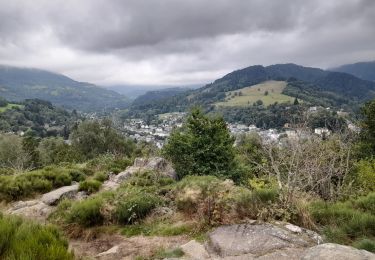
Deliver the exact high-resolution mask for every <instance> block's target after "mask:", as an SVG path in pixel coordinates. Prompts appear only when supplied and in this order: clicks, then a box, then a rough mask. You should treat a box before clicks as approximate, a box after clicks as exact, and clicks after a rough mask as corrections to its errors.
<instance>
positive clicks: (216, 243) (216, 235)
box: [207, 224, 316, 257]
mask: <svg viewBox="0 0 375 260" xmlns="http://www.w3.org/2000/svg"><path fill="white" fill-rule="evenodd" d="M312 245H316V242H315V241H313V240H312V239H310V238H309V237H304V236H298V235H296V234H294V233H293V232H291V231H289V230H286V229H283V228H281V227H278V226H275V225H272V224H254V225H249V224H240V225H229V226H221V227H219V228H217V229H216V230H214V231H213V232H211V233H210V234H209V241H208V244H207V249H208V251H209V252H210V253H211V252H212V253H213V254H216V255H218V256H220V257H228V256H240V255H246V254H247V255H249V257H250V256H251V257H259V256H263V255H266V254H268V253H271V252H276V251H280V252H279V254H281V253H282V252H281V251H282V250H284V251H287V250H290V249H304V248H307V247H309V246H312Z"/></svg>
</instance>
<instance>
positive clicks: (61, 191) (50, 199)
mask: <svg viewBox="0 0 375 260" xmlns="http://www.w3.org/2000/svg"><path fill="white" fill-rule="evenodd" d="M78 188H79V185H78V184H73V185H71V186H64V187H61V188H58V189H56V190H53V191H51V192H48V193H45V194H43V196H42V198H41V201H42V202H44V203H45V204H47V205H56V204H57V203H58V202H59V201H60V200H61V199H63V198H74V197H75V196H76V195H77V193H78Z"/></svg>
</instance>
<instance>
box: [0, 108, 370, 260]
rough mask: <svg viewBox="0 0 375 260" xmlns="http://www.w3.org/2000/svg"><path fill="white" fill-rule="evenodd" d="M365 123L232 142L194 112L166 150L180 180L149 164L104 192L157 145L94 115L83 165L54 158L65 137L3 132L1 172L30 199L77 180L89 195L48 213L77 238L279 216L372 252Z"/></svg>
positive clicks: (3, 183)
mask: <svg viewBox="0 0 375 260" xmlns="http://www.w3.org/2000/svg"><path fill="white" fill-rule="evenodd" d="M374 102H375V101H374ZM374 107H375V106H374ZM371 111H372V110H371ZM372 112H374V113H375V110H374V111H372ZM364 116H365V117H366V114H365V115H364ZM314 122H315V121H314ZM365 122H366V125H365V128H364V130H363V132H362V134H360V135H359V136H358V135H356V134H355V133H347V132H341V133H338V132H336V133H333V134H332V135H331V136H329V138H325V139H324V138H323V139H322V138H319V137H316V136H307V137H305V138H300V139H295V140H294V139H293V140H290V139H286V138H285V139H283V138H281V139H280V140H278V142H263V141H262V139H261V138H260V137H259V136H257V135H247V136H242V137H240V138H238V140H237V142H236V145H235V146H234V143H235V140H234V138H233V137H232V136H231V135H230V133H229V130H228V129H227V126H226V122H225V121H224V120H223V118H221V117H217V116H216V117H211V116H207V115H205V114H204V113H203V112H202V111H201V110H199V109H195V110H193V111H192V112H191V114H190V115H189V116H188V118H187V120H186V122H185V123H184V125H183V126H182V128H180V129H175V130H174V131H173V133H172V134H171V136H170V138H169V140H168V142H167V144H166V145H165V146H164V148H163V150H162V151H159V152H160V153H161V154H162V155H163V156H165V157H166V158H168V159H169V160H170V161H171V162H172V163H173V165H174V167H175V169H176V171H177V174H178V180H173V179H172V178H170V177H167V176H163V175H162V174H161V173H159V172H154V171H144V172H138V173H135V174H133V175H132V176H131V177H130V178H128V179H127V180H126V181H124V182H123V183H122V184H121V185H120V186H119V187H118V188H117V189H114V190H110V191H103V190H101V189H100V187H101V185H102V183H103V182H104V181H105V180H107V179H108V178H109V176H112V174H117V173H119V172H121V171H123V170H124V169H125V168H126V167H127V166H129V165H131V164H132V163H133V161H134V158H135V157H136V156H144V155H152V154H153V152H154V151H155V150H154V149H152V148H150V147H147V146H146V145H145V144H135V143H133V142H132V141H129V140H128V139H126V138H124V137H122V136H121V134H119V133H118V132H116V131H115V130H114V129H113V127H112V125H111V124H110V122H106V121H103V122H86V123H82V124H81V125H80V126H78V128H77V129H76V130H74V132H73V134H72V141H73V142H72V144H71V145H67V146H66V147H68V148H69V149H72V151H75V153H73V154H71V156H72V157H74V158H78V160H79V161H78V162H72V161H71V160H70V158H71V157H70V156H61V157H58V158H59V159H58V161H54V160H52V159H51V158H54V155H55V154H58V153H55V152H56V151H58V150H59V148H53V147H65V146H64V145H63V144H62V142H61V140H57V139H55V140H54V141H51V140H48V142H50V143H48V145H47V144H46V143H45V146H43V149H42V148H41V146H40V144H41V143H42V142H43V141H41V142H34V139H32V138H29V137H23V138H21V137H12V138H10V139H6V138H4V137H3V138H2V139H0V156H1V158H8V159H7V161H6V162H7V164H6V166H3V167H2V169H1V171H0V199H1V200H4V201H7V202H10V201H14V200H18V199H21V198H27V197H32V196H34V195H36V194H39V193H43V192H47V191H50V190H51V189H53V188H57V187H61V186H64V185H69V184H71V183H72V182H73V181H76V182H79V183H80V184H79V189H80V190H82V191H85V192H87V193H88V194H89V195H90V196H89V197H88V198H86V199H83V200H81V201H70V200H63V201H61V202H60V203H59V205H58V207H57V210H56V211H55V212H54V213H53V214H52V215H51V216H50V218H49V221H50V222H52V223H54V224H56V225H58V226H61V227H63V228H64V230H65V231H66V233H67V235H72V236H75V237H77V236H78V237H79V236H83V235H84V233H85V231H88V230H93V229H96V228H98V230H99V229H100V228H103V227H110V228H111V227H114V229H115V230H116V231H118V232H119V233H121V234H123V235H125V236H128V237H131V236H137V235H144V236H178V235H186V236H190V237H191V238H195V239H198V240H200V239H204V234H205V233H206V232H207V231H208V230H210V229H211V228H212V227H215V226H218V225H224V224H233V223H242V222H244V221H246V220H248V219H258V220H262V221H275V220H281V221H288V222H291V223H293V224H296V225H299V226H303V227H306V228H309V229H314V230H316V231H319V232H320V233H322V234H324V236H325V237H326V239H327V240H328V241H332V242H337V243H342V244H347V245H353V246H355V247H358V248H362V249H366V250H369V251H374V244H375V242H374V241H375V233H374V230H375V218H374V216H375V208H374V205H375V193H374V192H375V183H374V180H375V179H374V178H373V177H374V175H373V172H374V171H373V169H374V161H373V159H372V158H373V155H375V154H374V153H372V148H373V146H374V147H375V143H374V140H375V138H373V136H372V135H373V133H372V130H371V129H372V128H370V126H372V125H371V124H373V122H372V120H367V121H366V120H365ZM366 127H367V128H366ZM372 127H373V126H372ZM13 138H14V139H13ZM7 140H10V142H8V143H7ZM55 141H56V142H55ZM11 144H13V145H14V150H16V149H17V151H23V152H24V153H25V154H26V156H25V161H24V162H23V163H24V164H25V165H27V166H28V167H29V168H27V167H22V165H23V164H22V163H18V161H17V160H18V158H17V156H14V154H12V153H11V152H9V154H7V153H6V152H4V151H6V149H3V150H1V148H2V147H11ZM54 144H56V145H54ZM57 144H58V145H57ZM59 145H61V146H59ZM46 147H51V149H46ZM64 149H65V148H64ZM1 151H3V152H1ZM37 151H38V152H37ZM363 151H366V153H364V152H363ZM49 152H50V153H52V154H49ZM67 154H68V155H69V153H67ZM364 154H366V155H367V156H364ZM42 155H43V156H42ZM76 155H80V156H76ZM6 156H8V157H6ZM40 158H44V159H40ZM14 165H20V166H17V167H14ZM30 167H33V168H34V169H33V170H31V169H30ZM4 219H6V218H4ZM7 221H8V220H7ZM17 221H18V220H17ZM0 222H1V221H0ZM21 226H22V225H21ZM0 227H1V225H0ZM77 230H79V231H77ZM15 233H17V232H15ZM73 234H74V235H73ZM0 238H1V233H0ZM56 241H57V240H56ZM58 241H60V240H58ZM0 243H1V241H0ZM56 243H57V242H56ZM0 245H1V244H0ZM26 248H27V247H26ZM0 250H1V247H0ZM14 250H16V249H14ZM163 250H164V251H162V250H161V252H160V256H165V255H178V250H177V251H176V252H172V253H171V252H170V251H169V249H163ZM11 251H13V249H12V250H11ZM14 252H17V251H14ZM59 252H60V251H59ZM61 252H65V251H63V249H61ZM51 254H53V253H51ZM67 256H68V257H70V255H69V254H68V255H67ZM42 257H43V255H42ZM10 259H11V258H10ZM41 259H43V258H41ZM47 259H48V258H47ZM56 259H69V258H56Z"/></svg>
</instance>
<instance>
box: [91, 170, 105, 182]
mask: <svg viewBox="0 0 375 260" xmlns="http://www.w3.org/2000/svg"><path fill="white" fill-rule="evenodd" d="M94 179H95V180H97V181H100V182H104V181H106V180H107V179H108V174H106V173H104V172H97V173H95V175H94Z"/></svg>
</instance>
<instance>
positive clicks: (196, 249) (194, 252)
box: [181, 240, 210, 260]
mask: <svg viewBox="0 0 375 260" xmlns="http://www.w3.org/2000/svg"><path fill="white" fill-rule="evenodd" d="M181 250H182V251H183V252H184V258H187V259H192V260H193V259H194V260H200V259H209V258H210V255H209V254H208V252H207V251H206V249H205V248H204V246H203V245H202V244H200V243H198V242H197V241H195V240H191V241H189V242H188V243H186V244H184V245H182V246H181Z"/></svg>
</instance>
